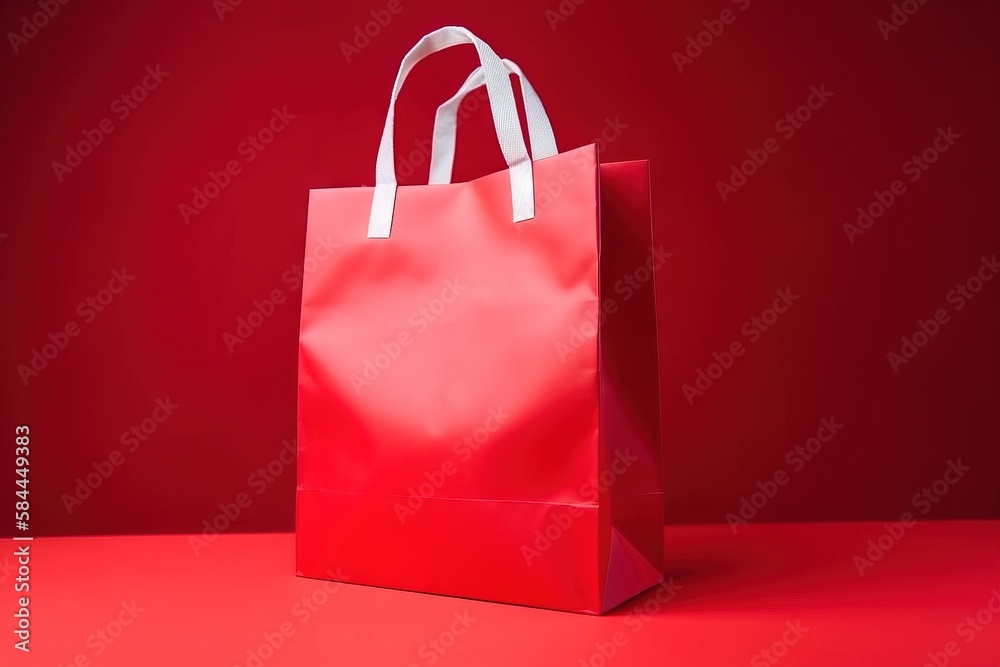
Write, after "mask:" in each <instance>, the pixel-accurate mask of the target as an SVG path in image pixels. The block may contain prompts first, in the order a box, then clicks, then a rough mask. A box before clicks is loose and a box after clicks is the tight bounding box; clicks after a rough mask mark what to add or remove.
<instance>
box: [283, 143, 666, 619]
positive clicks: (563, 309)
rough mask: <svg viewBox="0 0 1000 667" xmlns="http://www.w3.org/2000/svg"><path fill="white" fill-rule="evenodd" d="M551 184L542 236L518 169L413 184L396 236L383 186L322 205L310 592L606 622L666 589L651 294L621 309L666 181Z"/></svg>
mask: <svg viewBox="0 0 1000 667" xmlns="http://www.w3.org/2000/svg"><path fill="white" fill-rule="evenodd" d="M533 169H534V181H535V192H536V196H535V200H536V215H535V218H534V219H533V220H530V221H527V222H523V223H518V224H513V223H512V222H511V218H512V212H511V201H510V198H511V191H510V180H509V177H508V172H507V171H506V170H505V171H501V172H497V173H494V174H491V175H488V176H485V177H483V178H480V179H477V180H474V181H470V182H467V183H454V184H448V185H430V186H403V187H399V189H398V192H397V196H396V204H395V212H394V217H393V226H392V232H391V236H390V237H389V238H387V239H369V238H367V236H366V228H367V223H368V215H369V212H370V209H371V201H372V188H367V187H359V188H339V189H321V190H313V191H311V192H310V201H309V219H308V230H307V239H306V246H307V247H306V253H307V256H310V255H311V252H312V250H313V249H314V248H317V247H319V246H320V245H323V246H325V247H327V248H331V247H332V248H333V250H332V251H331V257H330V259H329V260H327V261H325V262H322V263H320V264H318V265H317V266H315V267H314V270H312V271H307V273H306V275H305V281H304V286H303V295H302V319H301V331H300V346H299V408H298V431H299V462H298V475H299V478H298V490H297V549H296V561H297V569H298V572H299V574H301V575H304V576H309V577H319V578H332V579H344V580H348V581H351V582H354V583H363V584H373V585H379V586H387V587H393V588H401V589H408V590H415V591H423V592H429V593H439V594H446V595H455V596H462V597H471V598H478V599H485V600H494V601H499V602H511V603H518V604H525V605H532V606H539V607H548V608H554V609H564V610H572V611H582V612H590V613H600V612H602V611H605V610H607V609H608V608H610V607H611V606H613V605H615V604H618V603H620V602H622V601H624V600H625V599H627V598H628V597H631V596H633V595H635V594H637V593H639V592H640V591H641V590H643V589H645V588H647V587H648V586H650V585H653V584H655V583H657V582H658V581H659V580H660V578H661V575H660V565H661V553H660V551H661V543H660V535H661V529H662V512H663V510H662V489H661V486H660V470H659V465H660V463H659V426H658V398H657V385H656V342H655V315H654V312H653V287H652V282H651V281H649V283H648V284H647V285H645V286H644V287H641V288H640V289H638V290H635V291H634V293H633V295H632V296H630V297H629V298H628V299H626V298H625V296H624V294H617V295H616V294H614V290H615V284H616V281H618V280H619V279H620V278H622V277H623V276H624V275H626V274H627V273H631V272H634V271H635V270H637V269H638V268H639V267H642V266H646V264H647V261H648V259H649V257H650V247H651V245H652V241H651V239H650V217H649V190H648V172H647V164H646V163H645V162H635V163H624V164H622V165H604V166H600V167H599V166H598V163H597V148H596V146H594V145H590V146H585V147H582V148H578V149H575V150H572V151H568V152H565V153H562V154H560V155H556V156H554V157H551V158H547V159H544V160H540V161H537V162H535V163H534V165H533ZM606 170H609V171H608V177H607V178H605V177H604V172H605V171H606ZM551 184H557V185H558V186H559V192H558V193H557V194H553V193H555V192H556V188H554V187H549V188H546V187H545V186H546V185H551ZM602 198H604V199H606V200H607V203H606V204H605V205H604V208H605V209H606V210H602V204H601V200H602ZM612 228H613V229H612ZM602 246H603V247H602ZM605 263H607V266H605ZM307 268H308V267H307ZM619 274H620V275H619ZM609 299H610V300H612V301H615V302H616V308H615V309H614V310H615V312H613V313H607V312H603V311H602V307H601V303H602V302H607V301H608V300H609ZM602 313H603V315H602ZM600 320H606V321H605V322H604V325H603V326H602V327H601V328H600V334H599V335H598V328H597V324H598V322H599V321H600ZM605 364H606V365H607V369H605V368H604V365H605Z"/></svg>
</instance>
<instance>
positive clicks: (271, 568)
mask: <svg viewBox="0 0 1000 667" xmlns="http://www.w3.org/2000/svg"><path fill="white" fill-rule="evenodd" d="M882 531H883V528H882V526H881V524H874V523H852V524H811V525H805V524H799V525H766V524H762V525H757V526H751V527H748V528H747V529H746V530H745V531H741V532H740V533H739V534H738V535H736V536H733V535H732V533H731V532H730V531H729V530H728V528H726V527H725V526H688V527H675V528H669V529H667V531H666V532H665V538H664V541H665V544H666V547H667V554H668V558H667V562H666V572H667V577H668V580H670V579H672V581H673V584H674V586H675V589H674V591H673V593H672V594H671V593H668V592H666V589H658V590H661V592H660V599H662V600H667V602H665V603H662V602H658V601H657V598H656V593H655V592H650V593H648V594H646V595H644V596H643V597H640V598H637V599H636V600H634V601H632V602H629V603H628V604H626V605H625V606H623V607H621V608H620V609H618V610H617V611H615V612H614V613H612V614H610V615H608V616H602V617H594V616H586V615H579V614H570V613H563V612H554V611H545V610H539V609H531V608H527V607H516V606H510V605H501V604H490V603H485V602H475V601H471V600H462V599H455V598H448V597H440V596H433V595H422V594H417V593H408V592H402V591H394V590H389V589H381V588H372V587H367V586H356V585H350V584H346V585H341V586H340V588H338V589H332V587H333V586H334V585H333V584H329V587H330V588H331V589H332V592H329V593H328V589H327V588H326V587H327V586H328V585H327V584H326V583H324V582H320V581H316V580H310V579H303V578H297V577H294V576H291V575H290V570H291V568H292V558H293V556H292V551H293V544H292V543H293V538H292V535H290V534H280V535H226V536H222V537H220V538H218V540H216V541H215V542H213V543H212V544H210V545H209V546H208V547H207V548H204V549H202V550H201V551H200V552H199V553H200V555H199V556H194V555H193V551H192V548H191V546H190V544H189V539H188V537H186V536H161V537H124V538H79V539H63V538H57V539H41V540H36V541H35V542H34V544H33V545H32V548H33V549H34V560H33V568H34V572H35V575H34V578H33V580H32V582H33V584H32V600H33V602H32V605H33V606H32V613H33V617H32V618H33V628H34V639H33V643H32V647H33V652H32V654H31V656H30V657H29V658H28V659H27V660H16V659H11V660H8V654H10V653H11V652H12V649H11V648H10V647H9V646H8V645H5V646H3V648H2V649H0V653H2V655H3V660H4V663H3V664H38V665H50V666H51V665H68V664H72V661H73V660H74V659H75V658H76V656H77V655H78V654H83V655H84V656H85V658H87V659H89V660H91V664H93V665H101V666H103V667H110V666H113V665H122V666H128V667H132V666H134V665H170V666H171V667H172V666H174V665H182V664H183V665H191V666H192V667H219V666H226V667H229V666H232V665H248V664H250V665H253V664H255V663H254V662H252V661H250V657H249V654H248V651H250V652H251V653H253V652H258V651H259V648H260V647H261V646H262V645H263V646H266V644H265V642H266V639H264V637H267V636H270V637H272V638H274V636H275V633H280V632H281V630H282V627H283V625H284V624H287V625H284V628H285V630H288V631H290V632H289V633H288V635H289V636H287V637H286V638H284V641H283V645H282V646H281V648H280V649H278V650H277V651H276V652H274V653H273V655H269V654H268V653H267V650H266V649H265V653H264V657H267V658H268V659H267V660H264V661H262V663H261V664H262V665H266V666H267V667H276V666H278V665H288V666H294V667H300V666H302V665H321V664H336V665H359V666H360V665H364V666H365V667H379V666H382V665H385V666H386V667H390V666H391V667H400V666H402V667H412V666H413V665H417V666H420V667H423V666H425V665H427V666H429V665H431V664H434V665H438V666H439V667H447V666H449V665H454V666H456V667H468V666H469V665H475V666H477V667H489V666H491V665H497V666H500V665H503V666H507V665H523V666H524V667H535V666H537V667H551V666H552V665H572V666H573V667H578V666H579V665H581V662H580V661H581V660H583V661H584V662H583V663H582V664H583V665H587V664H588V662H589V663H590V664H591V665H595V666H596V665H600V664H604V663H601V662H600V660H599V659H598V658H596V657H595V655H599V653H598V652H599V651H600V650H601V648H602V647H603V648H604V649H605V651H610V649H609V648H608V643H609V642H614V639H615V637H616V633H622V634H621V635H617V638H618V640H619V644H620V646H619V648H618V649H617V650H616V655H615V657H614V658H613V660H612V661H609V662H608V664H614V665H616V666H619V667H627V666H630V665H634V666H643V667H646V666H648V665H677V666H683V667H703V666H705V667H707V666H713V667H714V666H716V665H747V664H750V665H751V666H753V667H755V666H756V665H770V664H774V663H770V662H767V660H766V658H764V656H763V655H760V656H758V654H759V652H761V651H763V650H767V649H771V648H773V647H774V643H775V642H781V641H782V640H783V638H784V637H786V635H787V638H788V639H793V638H795V635H794V634H788V632H789V631H788V626H787V625H786V624H787V623H791V624H792V625H793V626H795V625H796V624H799V625H800V627H801V628H802V629H800V634H801V635H802V636H801V638H799V639H798V641H796V642H795V643H794V644H793V645H789V646H787V647H786V649H787V650H786V651H785V653H784V655H783V657H781V659H780V661H778V662H777V663H776V664H780V665H782V666H789V667H792V666H795V665H808V666H809V667H822V666H824V665H829V666H830V667H833V666H837V667H840V666H841V665H879V666H880V667H895V666H897V665H899V666H903V665H907V666H916V667H921V666H922V665H924V663H925V662H926V661H927V660H928V653H936V652H940V651H942V650H944V647H945V646H947V644H948V642H956V646H957V648H959V649H960V650H959V652H958V654H957V656H955V657H954V658H951V659H949V661H948V663H947V664H948V665H953V666H954V667H989V666H992V665H996V664H997V663H998V659H1000V613H996V612H997V611H998V610H1000V606H998V605H1000V602H997V601H996V597H995V596H996V595H997V594H998V593H1000V591H997V588H998V587H1000V572H998V562H1000V544H998V533H1000V523H998V522H946V523H945V522H921V523H918V524H917V525H916V526H914V527H912V528H910V529H909V530H908V531H906V532H905V534H904V535H903V536H902V537H901V538H900V539H899V540H898V541H897V542H896V543H895V545H894V546H892V547H891V548H890V549H889V551H888V552H887V553H886V554H885V555H884V556H883V557H882V559H881V560H879V561H878V562H877V563H875V565H874V566H873V567H871V568H869V569H867V570H865V574H864V576H859V575H858V572H857V570H856V569H855V566H854V565H853V563H852V558H853V556H854V555H855V554H858V553H861V552H863V551H864V550H866V549H867V548H868V547H867V546H866V542H867V541H868V540H869V539H875V540H877V539H878V538H879V535H880V534H881V533H882ZM404 560H405V556H404ZM2 562H3V561H2V559H0V563H2ZM4 599H5V600H6V599H7V596H6V595H5V596H4ZM991 599H993V600H994V602H993V603H992V604H993V611H992V612H990V611H986V612H982V611H981V610H984V609H988V607H987V605H988V604H990V600H991ZM133 601H134V602H135V604H136V605H137V606H138V607H140V608H141V609H142V610H143V611H141V612H139V613H138V615H136V617H135V619H134V622H133V623H132V624H131V625H129V626H128V627H125V628H124V629H123V632H121V633H120V635H119V636H118V638H117V639H115V640H114V641H113V643H111V644H110V645H104V644H103V643H102V640H101V639H100V636H99V635H97V634H96V633H97V632H98V631H101V630H104V629H105V628H107V627H108V625H109V624H110V623H113V622H115V621H116V620H117V617H118V615H119V614H120V613H122V604H123V603H124V604H125V605H126V606H127V605H130V604H132V602H133ZM5 604H6V603H5ZM309 605H311V606H312V608H311V609H310V607H309ZM637 606H640V607H646V608H648V615H645V614H644V615H640V614H637V613H636V612H635V608H636V607H637ZM977 613H982V619H983V621H984V625H981V626H979V627H980V628H981V630H979V631H973V632H972V633H971V637H970V632H969V631H966V630H965V629H966V628H968V629H969V630H970V631H972V630H974V626H973V625H970V624H967V623H968V622H967V621H966V618H967V617H968V616H970V615H971V616H973V617H974V616H976V614H977ZM456 614H457V615H458V618H459V619H461V618H463V617H464V618H465V624H463V623H461V622H460V621H458V620H456ZM466 614H468V616H465V615H466ZM124 619H125V620H128V614H126V615H125V617H124ZM472 619H474V620H472ZM961 624H966V625H962V627H961V628H959V626H960V625H961ZM806 628H807V629H806ZM452 629H454V630H456V631H462V634H461V635H456V636H454V642H453V643H451V641H450V640H451V639H452V636H451V634H450V631H451V630H452ZM111 632H112V633H115V634H118V633H117V628H116V627H112V628H111ZM442 633H443V634H444V635H445V636H444V637H442ZM92 635H93V637H94V638H93V639H88V638H90V637H91V636H92ZM967 638H971V641H970V642H966V639H967ZM88 640H89V641H90V645H89V646H88ZM433 641H437V642H439V645H441V644H450V647H449V648H448V649H447V650H445V651H444V652H443V653H437V652H435V650H434V648H433V644H431V643H430V642H433ZM275 643H277V640H275ZM102 645H103V646H104V651H103V653H102V654H101V655H100V656H96V655H95V653H96V650H97V648H99V647H101V646H102ZM775 650H776V651H777V652H778V653H781V652H782V649H781V647H780V646H779V647H778V648H777V649H775ZM258 655H259V653H258ZM755 657H756V662H755ZM432 658H436V659H434V660H432ZM761 660H764V662H761Z"/></svg>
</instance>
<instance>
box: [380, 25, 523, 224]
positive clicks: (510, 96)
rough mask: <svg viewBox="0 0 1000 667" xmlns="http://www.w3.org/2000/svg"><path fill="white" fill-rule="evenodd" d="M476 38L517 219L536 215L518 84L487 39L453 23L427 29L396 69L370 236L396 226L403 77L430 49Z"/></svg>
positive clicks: (433, 49)
mask: <svg viewBox="0 0 1000 667" xmlns="http://www.w3.org/2000/svg"><path fill="white" fill-rule="evenodd" d="M459 44H472V45H473V46H475V47H476V52H477V53H478V54H479V62H480V64H481V65H482V69H483V75H484V77H485V79H486V90H487V93H488V94H489V98H490V110H491V111H492V112H493V125H494V126H495V127H496V131H497V139H499V141H500V149H501V151H502V152H503V156H504V159H505V160H506V161H507V166H508V167H509V168H510V192H511V202H512V206H511V207H512V209H513V212H514V216H513V217H514V222H521V221H523V220H530V219H531V218H533V217H535V192H534V183H533V182H532V176H531V158H530V157H528V150H527V148H526V147H525V145H524V136H523V135H522V134H521V122H520V121H519V120H518V116H517V106H516V105H515V104H514V90H513V88H512V87H511V85H510V76H509V75H508V74H507V69H506V67H504V64H503V62H501V60H500V57H499V56H498V55H497V54H496V53H494V52H493V49H491V48H490V47H489V45H487V44H486V42H484V41H483V40H481V39H479V38H478V37H476V36H475V35H473V34H472V33H471V32H469V31H468V30H466V29H465V28H460V27H457V26H449V27H447V28H440V29H439V30H435V31H434V32H432V33H430V34H428V35H425V36H424V37H423V38H421V40H420V41H419V42H417V44H416V46H414V47H413V48H412V49H410V52H409V53H407V54H406V56H405V57H404V58H403V62H402V63H401V64H400V66H399V73H398V74H397V75H396V83H395V84H394V85H393V87H392V97H391V98H390V100H389V113H388V114H387V115H386V119H385V127H384V128H383V130H382V141H381V143H379V147H378V160H377V161H376V162H375V193H374V196H373V197H372V212H371V217H370V218H369V220H368V238H380V239H384V238H389V232H390V231H391V229H392V211H393V208H394V206H395V203H396V165H395V161H394V159H393V157H394V154H395V151H394V146H393V127H394V121H395V113H396V98H397V97H398V96H399V91H400V89H401V88H402V87H403V82H404V81H406V77H407V76H408V75H409V73H410V71H411V70H412V69H413V67H414V66H415V65H416V64H417V63H418V62H420V61H421V60H423V59H424V58H426V57H427V56H429V55H430V54H432V53H436V52H438V51H443V50H444V49H447V48H451V47H453V46H458V45H459Z"/></svg>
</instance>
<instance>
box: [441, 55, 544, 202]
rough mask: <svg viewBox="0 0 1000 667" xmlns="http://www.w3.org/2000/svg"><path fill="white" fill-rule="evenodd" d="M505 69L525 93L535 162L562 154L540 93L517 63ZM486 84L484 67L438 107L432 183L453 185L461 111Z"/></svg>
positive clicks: (506, 62)
mask: <svg viewBox="0 0 1000 667" xmlns="http://www.w3.org/2000/svg"><path fill="white" fill-rule="evenodd" d="M503 64H504V66H505V67H506V68H507V71H508V72H510V73H511V74H514V75H516V76H517V77H518V78H519V79H520V80H521V93H522V94H523V96H524V110H525V113H526V114H527V116H528V136H529V137H530V140H531V160H532V161H535V160H541V159H542V158H547V157H552V156H553V155H557V154H558V153H559V149H558V147H556V137H555V134H554V133H553V132H552V123H551V122H550V121H549V115H548V114H547V113H545V107H544V106H543V105H542V100H541V99H539V97H538V93H537V92H535V89H534V87H532V85H531V83H530V82H529V81H528V78H527V77H526V76H524V72H522V71H521V68H520V67H518V66H517V64H516V63H514V62H512V61H510V60H507V59H506V58H504V60H503ZM485 83H486V76H485V75H484V74H483V68H482V67H477V68H476V69H475V70H474V71H473V72H472V74H470V75H469V78H468V79H466V80H465V83H463V84H462V87H461V88H459V89H458V92H457V93H455V95H454V96H453V97H452V98H451V99H450V100H448V101H447V102H445V103H444V104H442V105H441V106H439V107H438V110H437V114H436V115H435V117H434V141H433V143H432V144H431V173H430V180H429V182H430V183H431V184H444V183H451V176H452V170H453V168H454V165H455V135H456V134H457V132H458V108H459V107H460V106H461V104H462V100H464V99H465V97H466V96H467V95H468V94H469V93H471V92H472V91H473V90H476V89H477V88H479V87H481V86H482V85H483V84H485Z"/></svg>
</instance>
